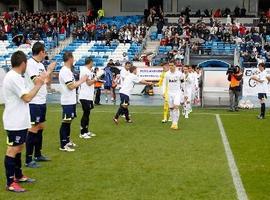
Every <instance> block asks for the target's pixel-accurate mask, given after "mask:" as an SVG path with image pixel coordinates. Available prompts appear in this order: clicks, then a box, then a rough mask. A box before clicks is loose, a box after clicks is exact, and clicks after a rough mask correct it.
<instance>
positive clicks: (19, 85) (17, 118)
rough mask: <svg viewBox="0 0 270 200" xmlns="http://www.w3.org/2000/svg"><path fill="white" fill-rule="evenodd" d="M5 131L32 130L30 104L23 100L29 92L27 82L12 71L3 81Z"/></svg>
mask: <svg viewBox="0 0 270 200" xmlns="http://www.w3.org/2000/svg"><path fill="white" fill-rule="evenodd" d="M2 89H3V98H4V104H5V109H4V113H3V123H4V129H5V130H9V131H19V130H24V129H28V128H31V120H30V111H29V104H28V103H25V102H24V101H23V100H22V99H21V98H22V96H23V95H25V94H27V93H28V92H29V90H28V88H27V86H26V80H25V78H23V77H22V75H21V74H18V73H17V72H15V71H14V70H10V71H9V72H8V73H7V74H6V76H5V78H4V80H3V88H2Z"/></svg>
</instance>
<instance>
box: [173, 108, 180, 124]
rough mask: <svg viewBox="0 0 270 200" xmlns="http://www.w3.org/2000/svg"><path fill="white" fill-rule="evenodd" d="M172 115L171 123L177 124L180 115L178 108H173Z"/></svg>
mask: <svg viewBox="0 0 270 200" xmlns="http://www.w3.org/2000/svg"><path fill="white" fill-rule="evenodd" d="M173 115H174V119H173V123H174V124H178V121H179V115H180V113H179V109H178V108H177V109H174V110H173Z"/></svg>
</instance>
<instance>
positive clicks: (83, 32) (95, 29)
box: [72, 22, 149, 45]
mask: <svg viewBox="0 0 270 200" xmlns="http://www.w3.org/2000/svg"><path fill="white" fill-rule="evenodd" d="M148 28H149V27H148V26H147V25H146V24H139V25H135V24H127V25H126V26H124V27H121V28H117V26H115V25H112V26H109V25H108V24H104V23H102V24H100V25H96V23H95V22H92V23H87V24H85V25H82V26H78V27H76V28H75V29H74V31H73V33H72V34H73V37H74V38H76V39H84V40H86V41H91V40H105V41H107V45H110V42H111V41H115V40H116V41H119V42H121V43H131V42H136V43H142V42H143V39H144V38H145V36H146V33H147V31H148Z"/></svg>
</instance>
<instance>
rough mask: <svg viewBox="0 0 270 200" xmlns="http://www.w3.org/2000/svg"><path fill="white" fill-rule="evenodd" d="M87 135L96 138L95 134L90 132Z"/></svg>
mask: <svg viewBox="0 0 270 200" xmlns="http://www.w3.org/2000/svg"><path fill="white" fill-rule="evenodd" d="M87 135H89V136H90V137H96V136H97V135H96V134H95V133H93V132H90V131H89V132H88V133H87Z"/></svg>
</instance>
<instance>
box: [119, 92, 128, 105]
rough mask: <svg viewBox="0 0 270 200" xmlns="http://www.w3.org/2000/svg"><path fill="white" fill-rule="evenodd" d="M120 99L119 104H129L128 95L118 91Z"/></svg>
mask: <svg viewBox="0 0 270 200" xmlns="http://www.w3.org/2000/svg"><path fill="white" fill-rule="evenodd" d="M120 101H121V103H120V104H121V105H122V104H127V105H129V96H128V95H125V94H122V93H120Z"/></svg>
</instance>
